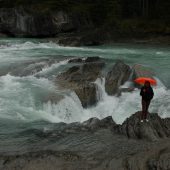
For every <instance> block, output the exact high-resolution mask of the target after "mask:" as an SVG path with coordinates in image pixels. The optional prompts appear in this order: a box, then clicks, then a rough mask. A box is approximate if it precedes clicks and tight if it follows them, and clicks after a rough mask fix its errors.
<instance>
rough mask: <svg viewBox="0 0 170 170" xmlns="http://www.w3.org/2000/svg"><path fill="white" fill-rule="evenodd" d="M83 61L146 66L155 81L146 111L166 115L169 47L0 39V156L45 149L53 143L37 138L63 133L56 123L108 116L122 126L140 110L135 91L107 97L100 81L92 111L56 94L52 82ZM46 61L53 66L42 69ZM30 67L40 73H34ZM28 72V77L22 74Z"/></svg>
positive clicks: (169, 102) (72, 98) (169, 109)
mask: <svg viewBox="0 0 170 170" xmlns="http://www.w3.org/2000/svg"><path fill="white" fill-rule="evenodd" d="M87 56H100V57H101V58H104V59H105V60H106V62H107V63H108V67H109V66H111V65H113V63H114V62H115V61H116V60H117V59H121V60H124V61H125V62H126V63H128V64H130V65H131V66H133V65H134V64H136V63H138V64H143V65H145V66H148V67H150V68H151V69H152V70H153V71H154V72H155V76H156V78H157V80H158V86H157V87H154V92H155V97H154V100H153V101H152V104H151V107H150V112H153V113H158V114H159V115H160V116H161V117H169V116H170V47H168V46H151V45H139V44H138V45H137V44H136V45H135V44H113V45H103V46H97V47H61V46H59V45H57V44H56V43H53V42H49V41H46V40H39V39H10V38H8V39H7V38H5V39H0V152H20V151H26V150H29V149H30V148H38V147H40V148H42V147H46V146H47V145H50V144H51V143H52V141H50V142H49V141H48V140H47V141H44V140H43V141H42V140H41V136H42V134H43V132H44V131H50V130H51V131H54V130H58V129H60V128H62V125H61V123H59V122H65V123H72V122H82V121H85V120H87V119H88V118H90V117H98V118H104V117H106V116H110V115H111V116H112V117H113V119H114V120H115V121H116V123H122V122H123V121H124V120H125V119H126V118H127V117H129V116H130V115H131V114H133V113H135V112H136V111H138V110H140V109H141V104H140V96H139V90H138V89H135V91H134V92H132V93H123V94H122V96H121V97H111V96H108V95H107V94H106V93H105V89H104V80H103V81H100V80H97V81H96V83H97V84H98V86H99V93H100V95H101V100H100V102H99V103H98V104H97V106H95V107H92V108H88V109H83V108H82V106H81V103H80V101H79V99H78V97H77V96H76V95H75V93H73V92H70V93H67V92H64V91H60V90H59V89H58V87H57V84H55V83H54V81H53V79H54V77H55V76H56V75H57V74H59V73H60V72H61V71H62V70H64V69H65V68H67V67H68V65H69V64H68V59H69V58H73V57H87ZM49 59H51V61H54V63H52V64H47V63H46V62H47V61H49ZM28 64H29V67H27V66H28ZM35 66H36V68H38V67H39V66H43V68H42V69H39V70H38V71H37V69H36V71H35V70H34V68H35ZM30 71H32V75H27V73H28V72H30ZM23 73H25V75H22V74H23ZM21 75H22V76H21ZM51 94H53V95H56V96H62V97H63V98H62V100H60V101H59V102H58V103H51V102H49V101H47V100H45V99H46V98H48V96H50V95H51ZM53 142H55V141H53Z"/></svg>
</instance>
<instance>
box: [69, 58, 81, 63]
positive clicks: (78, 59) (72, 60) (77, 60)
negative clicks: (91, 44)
mask: <svg viewBox="0 0 170 170" xmlns="http://www.w3.org/2000/svg"><path fill="white" fill-rule="evenodd" d="M82 62H83V59H82V58H73V59H71V60H69V61H68V63H82Z"/></svg>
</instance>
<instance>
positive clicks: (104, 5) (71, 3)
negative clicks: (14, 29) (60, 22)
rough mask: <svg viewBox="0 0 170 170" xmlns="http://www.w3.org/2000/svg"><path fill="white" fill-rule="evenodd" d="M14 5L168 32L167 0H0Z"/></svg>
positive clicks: (0, 4)
mask: <svg viewBox="0 0 170 170" xmlns="http://www.w3.org/2000/svg"><path fill="white" fill-rule="evenodd" d="M14 6H26V7H28V8H29V9H31V10H34V9H35V11H41V12H48V11H50V10H57V9H62V10H66V11H69V12H71V13H77V14H79V15H81V14H84V15H88V16H90V18H91V19H92V21H93V22H94V23H95V24H96V25H116V26H119V27H120V28H121V29H122V31H124V30H126V31H128V30H133V29H139V30H140V29H141V28H142V29H146V30H148V29H149V32H168V34H169V32H170V10H169V9H170V0H0V7H14ZM37 9H38V10H37ZM150 29H151V30H150ZM144 32H145V30H144Z"/></svg>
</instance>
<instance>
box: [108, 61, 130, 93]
mask: <svg viewBox="0 0 170 170" xmlns="http://www.w3.org/2000/svg"><path fill="white" fill-rule="evenodd" d="M130 75H131V68H130V66H128V65H127V64H125V63H124V62H123V61H117V62H116V64H115V65H114V66H113V67H112V69H111V70H110V71H109V72H108V73H107V76H106V82H105V89H106V92H107V93H108V94H109V95H115V94H116V93H117V92H118V91H119V87H120V86H121V85H123V84H124V83H125V82H126V81H127V80H128V79H129V77H130Z"/></svg>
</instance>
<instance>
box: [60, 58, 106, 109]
mask: <svg viewBox="0 0 170 170" xmlns="http://www.w3.org/2000/svg"><path fill="white" fill-rule="evenodd" d="M77 61H80V63H81V64H80V65H75V66H72V67H71V68H69V69H68V70H66V71H65V72H63V73H61V74H60V75H59V76H58V77H57V83H58V84H59V85H60V86H61V87H62V88H65V89H71V90H73V91H75V93H76V94H77V96H78V97H79V99H80V101H81V103H82V106H83V107H85V108H86V107H88V106H93V105H95V104H96V103H97V102H98V98H97V86H96V84H95V83H94V82H95V81H96V79H97V78H100V77H101V73H102V69H103V67H104V65H105V63H104V62H102V61H100V59H99V58H98V57H94V58H93V57H92V58H87V59H85V60H84V61H82V60H79V59H76V60H72V61H71V62H77ZM95 61H96V62H95ZM82 62H83V63H82Z"/></svg>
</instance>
